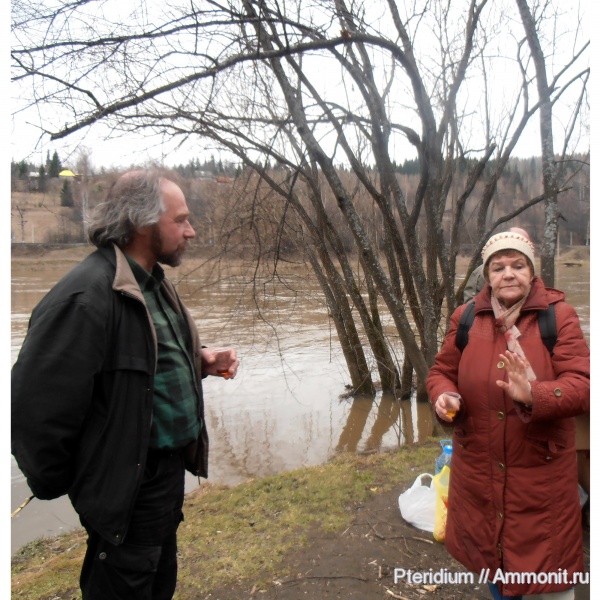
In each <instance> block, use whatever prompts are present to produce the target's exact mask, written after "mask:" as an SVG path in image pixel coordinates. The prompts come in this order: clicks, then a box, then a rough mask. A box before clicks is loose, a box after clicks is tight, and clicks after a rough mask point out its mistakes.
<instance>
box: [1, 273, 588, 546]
mask: <svg viewBox="0 0 600 600" xmlns="http://www.w3.org/2000/svg"><path fill="white" fill-rule="evenodd" d="M70 266H71V265H66V266H64V268H61V269H56V267H55V266H54V265H53V266H44V265H43V264H40V265H37V266H36V270H35V271H33V270H32V269H31V267H27V268H22V267H20V266H19V265H18V264H17V265H13V272H12V289H11V300H12V309H11V311H12V312H11V318H12V336H11V349H12V358H13V361H14V360H15V359H16V356H17V354H18V351H19V348H20V346H21V344H22V341H23V337H24V335H25V331H26V328H27V323H28V320H29V316H30V313H31V310H32V309H33V307H34V306H35V305H36V304H37V303H38V302H39V300H40V299H41V298H42V296H43V295H44V294H45V293H46V291H47V290H48V289H49V288H50V287H51V286H52V285H53V284H54V283H55V282H56V281H57V279H58V278H59V277H60V276H61V275H62V274H63V273H64V272H66V271H67V270H68V268H70ZM184 268H185V266H184V267H182V268H181V272H175V273H172V274H171V276H172V277H173V278H174V279H179V284H178V289H179V291H180V293H181V294H182V296H183V297H184V301H185V303H186V304H187V305H188V307H189V308H190V310H191V312H192V314H193V316H194V318H195V319H196V320H197V322H198V325H199V329H200V332H201V336H202V342H203V343H204V344H205V345H232V346H235V347H236V348H237V349H238V352H239V356H240V359H241V365H240V369H239V372H238V376H237V377H236V379H235V380H232V381H224V380H220V379H216V378H208V379H206V380H205V381H204V388H205V401H206V418H207V423H208V428H209V432H210V436H211V456H210V465H209V472H210V480H211V481H213V482H220V483H227V484H230V485H235V484H237V483H239V482H241V481H243V480H245V479H248V478H250V477H263V476H267V475H271V474H275V473H279V472H282V471H287V470H290V469H293V468H296V467H300V466H306V465H313V464H320V463H322V462H324V461H326V460H328V459H329V458H330V457H331V456H332V455H334V454H335V453H336V452H341V451H350V452H371V451H378V450H380V449H385V448H391V447H396V446H398V445H402V444H406V443H408V444H412V443H415V442H417V441H419V440H422V439H424V438H426V437H427V436H429V435H431V432H432V430H433V419H432V415H431V411H430V409H429V406H428V404H423V403H417V402H416V401H415V400H414V399H413V400H411V401H402V402H399V401H397V400H396V399H395V398H394V397H392V396H391V395H389V394H381V393H380V394H378V395H377V396H376V397H375V398H374V399H371V398H362V397H359V398H356V399H351V398H350V399H346V398H343V397H341V395H342V394H343V392H344V390H345V385H346V384H347V383H348V382H349V377H348V374H347V370H346V365H345V363H344V359H343V356H342V353H341V351H340V349H339V345H338V344H337V339H336V335H335V330H334V328H333V327H332V325H331V323H330V321H329V319H328V317H327V311H326V309H325V307H324V305H323V303H322V302H321V301H320V299H319V298H320V295H319V293H318V289H317V288H316V287H315V286H314V284H311V282H310V280H307V278H306V277H305V276H298V278H297V280H294V279H290V280H288V281H287V282H286V285H285V286H283V285H279V286H276V285H275V284H273V286H272V289H271V290H270V294H271V295H270V297H269V298H268V299H267V300H266V301H265V302H264V304H262V305H258V306H257V305H256V304H255V303H254V301H253V300H252V298H251V295H250V294H249V292H248V289H247V287H246V286H245V284H244V282H243V281H241V280H236V279H233V278H232V279H229V280H227V281H222V282H218V283H217V282H214V283H211V284H210V285H207V281H206V280H205V278H204V277H203V276H201V274H200V273H199V272H196V271H192V272H191V273H189V274H186V272H185V271H183V269H184ZM587 274H588V272H583V269H572V268H571V269H566V268H563V269H560V267H559V278H558V281H559V284H560V287H561V288H562V289H563V290H565V291H566V292H567V295H568V300H569V301H570V302H571V303H573V304H575V305H576V306H577V309H578V311H579V314H580V318H581V321H582V327H583V329H584V332H585V333H586V335H588V336H589V284H588V283H587V282H586V275H587ZM261 311H265V313H268V315H269V319H270V322H269V323H266V322H265V321H264V320H262V319H261V318H260V316H261ZM588 339H589V337H588ZM194 485H196V482H195V480H194V479H193V478H192V477H191V476H190V477H189V479H188V481H187V489H188V490H190V489H192V488H193V486H194ZM27 495H29V494H28V490H27V486H26V484H25V482H24V479H23V476H22V475H21V474H20V472H19V470H18V469H17V467H16V465H14V462H13V469H12V505H13V510H14V508H15V507H16V506H18V505H19V504H20V503H21V502H22V501H23V499H24V498H25V497H27ZM77 525H78V520H77V517H76V515H75V513H74V512H73V510H72V508H71V507H70V504H69V502H68V500H67V499H66V498H63V499H59V500H56V501H52V502H40V501H37V500H34V501H33V502H32V503H31V504H30V505H29V506H28V507H27V508H26V509H25V510H24V511H23V512H22V513H20V514H19V516H18V517H17V518H15V519H13V523H12V526H13V527H12V547H13V551H14V550H15V549H17V548H18V547H20V546H21V545H22V544H24V543H26V542H27V541H29V540H31V539H33V538H35V537H38V536H40V535H55V534H57V533H59V532H61V531H64V530H66V529H68V528H70V527H73V526H77Z"/></svg>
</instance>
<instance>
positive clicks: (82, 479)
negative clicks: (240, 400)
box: [12, 170, 239, 600]
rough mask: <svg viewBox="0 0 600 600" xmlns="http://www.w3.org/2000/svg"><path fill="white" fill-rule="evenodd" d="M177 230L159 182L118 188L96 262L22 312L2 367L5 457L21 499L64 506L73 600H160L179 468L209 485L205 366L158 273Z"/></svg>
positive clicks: (98, 219)
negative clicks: (12, 465) (22, 488)
mask: <svg viewBox="0 0 600 600" xmlns="http://www.w3.org/2000/svg"><path fill="white" fill-rule="evenodd" d="M188 219H189V210H188V207H187V204H186V202H185V197H184V195H183V192H182V191H181V189H180V188H179V187H178V186H177V185H176V184H175V183H174V182H173V181H172V180H171V179H169V178H167V177H166V176H164V175H163V174H161V173H160V172H158V171H156V170H149V171H143V170H136V171H130V172H128V173H125V174H124V175H122V176H121V177H120V178H119V179H118V180H117V181H116V182H115V184H114V185H113V186H112V187H111V189H110V191H109V193H108V197H107V200H106V202H104V203H103V204H101V205H100V206H99V207H98V208H97V211H96V213H95V216H94V219H93V221H92V223H91V224H90V226H89V228H88V232H89V238H90V240H91V241H92V243H93V244H94V245H95V246H96V247H97V250H96V251H95V252H93V253H92V254H91V255H90V256H89V257H87V258H86V259H85V260H84V261H82V262H81V263H80V264H79V265H78V266H76V267H75V268H74V269H73V270H72V271H71V272H70V273H68V274H67V275H66V276H65V277H64V278H63V279H62V280H61V281H59V282H58V283H57V284H56V286H55V287H54V288H53V289H52V290H50V292H49V293H48V294H47V295H46V297H45V298H44V299H43V300H42V301H41V302H40V303H39V305H38V306H37V307H36V308H35V309H34V310H33V313H32V316H31V320H30V323H29V330H28V333H27V336H26V338H25V341H24V343H23V347H22V349H21V352H20V354H19V358H18V360H17V362H16V363H15V366H14V367H13V372H12V451H13V454H14V456H15V458H16V460H17V462H18V464H19V467H20V468H21V470H22V471H23V473H24V474H25V476H26V477H27V481H28V484H29V486H30V488H31V490H32V493H33V494H34V495H35V496H36V497H37V498H40V499H42V500H44V499H52V498H56V497H58V496H61V495H63V494H68V495H69V497H70V499H71V502H72V503H73V506H74V507H75V510H76V511H77V512H78V514H79V517H80V520H81V523H82V524H83V526H84V527H85V528H86V530H87V532H88V548H87V553H86V556H85V559H84V563H83V567H82V571H81V580H80V584H81V589H82V594H83V598H84V600H96V599H98V600H99V599H103V600H107V599H127V600H132V599H138V598H139V599H142V598H143V599H152V600H166V599H170V598H172V596H173V593H174V590H175V584H176V579H177V542H176V532H177V527H178V525H179V523H180V521H181V520H182V519H183V515H182V510H181V509H182V505H183V493H184V475H185V469H188V470H189V471H191V472H192V473H194V474H195V475H197V476H202V477H206V476H207V474H208V436H207V432H206V425H205V422H204V409H203V398H202V385H201V379H202V377H205V376H206V375H215V376H216V375H217V372H216V366H215V362H216V358H217V353H216V352H215V350H211V349H210V348H201V346H200V341H199V338H198V333H197V330H196V326H195V324H194V321H193V319H192V318H191V316H190V314H189V313H188V312H187V310H186V309H185V307H184V306H183V304H182V303H181V301H180V299H179V297H178V295H177V293H176V291H175V288H174V287H173V285H172V284H171V283H170V282H169V281H168V280H167V279H166V278H165V275H164V271H163V269H162V268H161V266H160V265H159V263H162V264H166V265H170V266H177V265H178V264H180V262H181V257H182V255H183V253H184V251H185V249H186V244H187V241H188V240H189V239H192V238H193V237H194V236H195V232H194V229H193V228H192V226H191V225H190V222H189V220H188ZM228 354H229V361H228V362H229V368H228V369H226V371H225V372H224V373H222V375H221V376H224V377H226V378H233V377H234V376H235V374H236V371H237V367H238V365H239V361H238V360H237V356H236V353H235V351H234V350H231V351H228Z"/></svg>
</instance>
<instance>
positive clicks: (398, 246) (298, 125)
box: [12, 0, 588, 393]
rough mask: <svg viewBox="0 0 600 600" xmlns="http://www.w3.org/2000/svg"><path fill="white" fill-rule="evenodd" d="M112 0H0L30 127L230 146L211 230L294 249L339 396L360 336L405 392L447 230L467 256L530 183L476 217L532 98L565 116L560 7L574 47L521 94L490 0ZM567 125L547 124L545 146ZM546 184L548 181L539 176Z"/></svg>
mask: <svg viewBox="0 0 600 600" xmlns="http://www.w3.org/2000/svg"><path fill="white" fill-rule="evenodd" d="M520 4H523V2H520ZM129 6H130V5H127V7H129ZM127 7H126V6H125V5H123V3H118V2H116V0H115V1H113V0H107V1H103V2H80V1H74V2H68V1H66V0H62V1H57V2H53V3H47V4H46V5H45V7H44V8H43V9H42V10H39V3H37V2H32V1H30V0H20V1H19V2H18V3H15V6H14V10H13V34H14V38H15V43H14V45H13V51H12V57H13V65H14V77H15V79H16V80H19V81H20V84H21V85H26V84H28V83H29V84H30V86H31V87H30V88H29V94H30V95H31V97H32V98H33V102H34V103H35V104H38V105H40V104H42V105H45V104H51V105H52V107H53V109H54V110H55V111H56V112H55V114H56V117H55V118H54V121H53V120H52V118H50V117H49V118H48V120H45V121H44V123H43V129H44V130H45V131H51V132H52V138H54V139H57V138H61V137H64V136H67V135H69V134H70V133H72V132H75V131H78V130H80V129H82V128H85V127H88V126H92V125H93V124H94V123H96V122H97V121H99V120H103V121H105V122H107V123H109V124H110V125H111V127H112V128H113V129H114V130H115V131H121V132H127V131H138V130H140V129H148V130H151V131H153V132H161V133H163V134H168V135H170V136H173V137H174V138H180V139H181V140H182V141H183V140H187V139H189V138H197V139H198V146H199V147H202V144H203V143H206V142H207V141H210V143H212V144H213V145H215V144H216V146H217V147H218V148H221V149H223V150H227V151H228V152H229V153H231V154H232V155H235V156H237V157H239V160H240V161H241V162H242V163H243V164H244V166H245V169H244V172H243V175H241V176H240V177H239V178H238V180H237V183H236V190H237V191H236V193H234V194H232V195H231V196H230V202H231V210H229V211H228V213H227V214H228V216H226V217H225V218H226V219H227V218H228V219H229V222H225V223H224V225H223V229H222V230H223V231H224V232H226V239H227V240H228V242H230V243H239V242H240V240H241V239H242V237H243V236H246V237H247V236H248V234H250V235H251V236H253V244H252V246H251V248H252V250H253V251H254V253H255V259H256V260H257V261H271V266H272V269H273V270H274V271H276V269H277V262H278V260H280V259H281V256H282V251H283V249H284V248H285V244H290V243H291V244H294V245H295V247H296V248H297V249H298V250H301V251H302V252H303V253H304V254H305V256H306V259H307V260H308V261H309V262H310V265H311V266H312V268H313V270H314V272H315V275H316V277H317V279H318V281H319V283H320V285H321V289H322V291H323V293H324V296H325V298H326V301H327V304H328V308H329V312H330V314H331V317H332V320H333V322H334V323H335V327H336V330H337V333H338V336H339V339H340V342H341V346H342V349H343V351H344V356H345V358H346V361H347V363H348V367H349V371H350V374H351V378H352V384H353V387H354V389H355V390H356V391H357V392H364V393H372V392H373V390H374V385H373V380H372V377H371V369H370V368H369V359H368V357H367V356H366V355H365V350H364V348H365V347H367V348H369V349H370V353H371V354H372V356H373V358H374V360H375V364H376V365H377V369H378V371H379V376H380V381H381V383H382V387H383V388H384V390H393V389H396V388H398V387H402V389H403V391H407V389H408V388H410V385H411V380H412V372H413V370H414V372H415V373H416V375H417V381H418V383H419V385H420V388H421V390H422V389H423V383H424V380H425V378H426V375H427V370H428V366H429V365H430V364H431V363H432V361H433V358H434V356H435V353H436V351H437V349H438V344H439V339H440V334H441V333H442V332H443V330H444V328H445V327H446V325H447V318H448V315H449V314H450V313H451V312H452V310H453V309H454V307H455V306H456V302H457V298H460V296H461V293H462V289H460V288H459V289H458V290H456V289H455V275H456V258H457V255H458V252H459V249H460V245H461V243H462V242H471V243H472V245H473V247H474V252H473V259H472V261H471V264H470V267H469V271H470V270H472V269H473V268H474V267H475V266H476V264H477V256H478V253H479V251H480V250H481V248H482V246H483V244H484V242H485V240H486V239H487V238H488V237H489V235H490V234H491V233H492V232H493V231H494V230H495V229H496V228H497V227H498V226H500V225H501V224H503V223H506V222H508V221H509V220H511V219H512V218H514V217H515V216H517V215H518V214H520V213H521V212H523V211H525V210H526V209H527V208H528V207H530V206H533V205H534V204H536V203H538V202H540V201H541V200H543V199H544V197H545V194H542V195H540V196H538V197H535V198H529V199H527V200H526V201H523V202H521V203H520V204H518V205H515V206H514V208H513V210H512V211H511V212H510V213H508V214H502V215H496V216H495V215H494V214H493V207H494V198H495V194H496V192H497V185H498V181H499V178H500V176H501V174H502V172H503V170H504V169H505V167H506V165H507V163H508V160H509V158H510V156H511V153H513V151H514V149H515V146H516V145H517V143H518V142H519V141H520V139H521V137H522V136H523V132H524V131H525V130H526V128H527V126H528V124H529V122H530V120H531V119H532V117H533V116H534V115H536V114H537V113H538V112H539V111H540V108H541V107H542V106H544V105H545V103H547V102H550V103H551V104H555V103H563V104H566V105H567V106H569V103H571V105H572V108H573V115H572V122H573V123H574V124H575V123H578V115H579V112H580V109H581V106H582V99H584V98H585V96H584V92H585V87H586V83H587V73H588V69H587V66H586V65H585V64H581V63H583V60H584V59H585V51H586V48H587V43H585V42H584V43H580V42H579V40H578V38H577V27H578V23H577V22H576V21H574V22H573V24H572V25H571V23H570V21H568V19H567V17H568V18H569V19H571V17H572V13H571V12H569V11H568V10H565V14H564V15H558V14H556V17H555V22H556V23H560V26H561V28H562V29H564V35H563V36H562V37H560V38H557V39H555V40H551V41H552V43H554V44H555V45H556V44H563V45H564V44H566V45H568V44H571V46H570V47H571V48H574V51H573V52H572V54H571V55H569V56H567V57H561V59H560V60H558V54H555V55H554V56H555V59H556V62H555V63H554V64H552V65H546V68H547V69H551V68H552V69H554V70H555V72H554V75H553V78H552V79H551V80H550V82H547V85H546V86H545V90H546V92H545V96H544V97H543V98H542V97H540V96H539V95H537V99H534V98H535V97H536V96H535V95H534V93H533V92H534V90H535V89H536V87H535V77H532V76H531V75H530V73H529V61H528V59H526V58H523V57H522V55H523V51H524V47H525V38H523V34H522V30H521V31H520V32H519V31H517V27H516V24H515V18H518V14H519V13H518V11H517V7H516V6H515V5H514V4H512V3H510V2H508V1H507V2H505V3H503V2H494V3H490V2H488V0H481V1H480V2H477V1H476V0H463V1H462V2H456V1H452V2H450V0H431V1H428V2H422V3H416V4H414V5H410V6H407V5H405V4H402V3H399V2H396V1H394V0H387V1H384V0H371V1H370V2H369V3H361V2H359V3H352V4H347V3H346V2H345V1H344V0H327V1H324V2H319V3H313V2H308V1H307V0H285V1H283V0H282V1H278V0H228V1H225V2H212V1H211V2H204V1H201V2H191V3H190V2H176V1H172V2H169V3H163V4H161V5H160V6H149V5H147V4H146V3H143V2H141V1H140V2H139V3H136V4H135V5H134V7H133V8H131V9H129V8H127ZM124 11H128V12H124ZM534 27H548V28H549V30H551V27H552V23H551V22H549V21H548V20H538V21H535V25H534ZM536 33H537V35H538V37H544V36H545V35H546V33H547V32H546V30H541V31H540V30H536ZM548 55H549V53H546V56H548ZM534 59H535V60H537V58H536V57H535V56H534ZM536 65H537V63H536ZM537 89H538V90H539V89H541V88H540V86H538V87H537ZM573 98H575V99H573ZM577 98H579V101H577ZM65 122H67V123H69V124H68V125H66V126H65V125H64V123H65ZM53 127H55V128H54V129H53ZM574 132H575V129H574V128H573V129H570V130H569V131H567V132H565V134H564V135H563V138H564V148H565V151H567V150H568V149H570V143H571V141H572V140H571V137H572V136H573V134H574ZM415 157H416V160H415V163H414V164H415V165H416V166H417V167H418V178H419V179H418V185H417V186H416V188H415V189H406V188H404V187H403V185H402V184H401V179H400V177H399V175H398V172H397V171H398V170H397V167H396V165H398V164H402V163H405V162H406V160H407V159H411V160H412V159H415ZM465 164H470V165H471V168H470V170H469V171H468V173H467V174H466V175H465V176H464V177H459V176H458V174H459V173H460V172H461V168H462V167H463V166H464V165H465ZM562 185H563V184H562V182H561V181H559V180H558V179H556V180H555V182H554V184H553V186H554V187H553V190H554V191H555V192H556V193H560V191H561V188H562ZM547 191H548V190H545V192H547ZM238 199H239V200H238ZM248 199H250V201H249V200H248ZM236 200H237V201H238V204H234V202H236ZM471 222H474V223H475V227H474V228H473V229H472V231H474V234H473V236H474V237H473V239H467V237H466V236H467V231H468V229H467V227H466V224H467V223H469V224H470V223H471ZM346 231H347V232H349V233H350V234H351V240H352V244H351V245H350V246H351V247H350V246H349V244H348V243H347V242H345V240H344V237H343V233H344V232H346ZM265 234H268V235H267V237H265ZM244 239H245V238H244ZM355 257H357V258H355ZM382 303H383V304H384V305H385V309H386V313H387V314H389V315H390V317H391V320H392V324H393V325H392V328H391V329H392V330H393V334H391V333H390V326H389V325H388V326H387V327H386V325H385V323H384V322H383V319H382V317H381V308H380V305H381V304H382ZM398 340H399V343H398ZM398 357H403V358H402V360H401V361H400V360H398ZM401 362H402V373H401V374H400V373H399V367H400V363H401Z"/></svg>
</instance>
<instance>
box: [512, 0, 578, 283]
mask: <svg viewBox="0 0 600 600" xmlns="http://www.w3.org/2000/svg"><path fill="white" fill-rule="evenodd" d="M516 2H517V6H518V7H519V13H520V15H521V21H522V23H523V27H524V29H525V35H526V38H527V44H528V46H529V50H530V52H531V59H532V60H533V64H534V66H535V79H536V82H537V91H538V97H539V105H540V110H539V119H540V142H541V148H542V182H543V190H544V198H545V201H544V202H545V208H546V210H545V215H546V222H545V227H544V244H543V247H542V254H541V259H542V260H541V267H542V269H541V271H542V273H541V274H542V278H543V279H544V281H545V282H546V283H547V284H548V285H550V286H553V285H554V257H555V255H556V244H557V240H558V221H559V218H560V213H559V210H558V172H557V168H556V163H555V158H556V157H555V153H554V134H553V119H552V106H553V103H554V101H555V100H554V99H553V95H555V94H553V92H554V93H555V92H556V85H557V81H556V80H555V81H548V75H547V72H546V58H545V56H544V51H543V49H542V46H541V43H540V37H539V35H538V25H537V23H536V19H535V18H534V15H533V14H532V12H531V9H530V7H529V4H528V2H527V0H516ZM549 9H550V10H551V9H552V6H551V4H550V3H549V2H545V3H543V4H541V5H540V6H538V12H539V14H538V18H537V21H538V22H539V20H540V19H546V18H548V17H547V16H546V15H544V13H545V12H546V11H547V10H549ZM553 18H554V20H555V21H556V20H558V19H559V15H558V14H557V13H555V14H554V15H553ZM586 45H587V44H586ZM584 47H585V46H584ZM580 76H581V75H580ZM585 77H586V80H587V73H585ZM567 140H568V137H567Z"/></svg>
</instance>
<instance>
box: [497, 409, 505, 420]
mask: <svg viewBox="0 0 600 600" xmlns="http://www.w3.org/2000/svg"><path fill="white" fill-rule="evenodd" d="M502 419H504V413H503V412H502V411H501V410H499V411H498V420H499V421H502Z"/></svg>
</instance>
